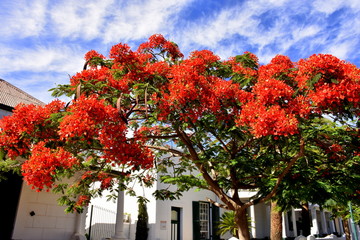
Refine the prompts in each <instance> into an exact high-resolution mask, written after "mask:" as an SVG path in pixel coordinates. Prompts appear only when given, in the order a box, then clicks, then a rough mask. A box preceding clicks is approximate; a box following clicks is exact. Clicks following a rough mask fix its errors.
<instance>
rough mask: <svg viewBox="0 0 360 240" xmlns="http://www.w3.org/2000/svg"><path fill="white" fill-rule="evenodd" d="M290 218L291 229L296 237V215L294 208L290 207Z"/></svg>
mask: <svg viewBox="0 0 360 240" xmlns="http://www.w3.org/2000/svg"><path fill="white" fill-rule="evenodd" d="M291 220H292V224H293V229H294V237H297V227H296V216H295V210H294V208H291Z"/></svg>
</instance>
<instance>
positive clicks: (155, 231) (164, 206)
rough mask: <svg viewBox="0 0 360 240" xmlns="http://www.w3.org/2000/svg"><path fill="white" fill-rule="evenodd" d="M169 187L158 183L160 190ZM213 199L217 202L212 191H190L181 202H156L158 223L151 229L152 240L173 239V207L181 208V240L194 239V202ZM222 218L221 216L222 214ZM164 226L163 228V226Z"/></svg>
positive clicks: (184, 194)
mask: <svg viewBox="0 0 360 240" xmlns="http://www.w3.org/2000/svg"><path fill="white" fill-rule="evenodd" d="M163 187H167V185H163V184H161V183H158V189H161V188H163ZM207 198H211V199H213V200H215V201H217V198H216V196H215V194H214V193H212V192H210V191H196V192H195V190H190V191H188V192H185V193H183V196H182V197H181V199H180V200H174V201H160V200H157V201H156V209H158V211H157V212H156V213H157V215H156V223H155V225H154V226H152V229H151V233H152V235H151V238H150V239H151V240H168V239H171V228H170V227H171V207H178V208H180V209H181V210H180V217H181V236H182V237H181V239H183V240H188V239H192V238H193V226H192V224H193V221H192V219H193V217H192V202H193V201H207ZM220 216H221V214H220ZM161 225H162V226H161Z"/></svg>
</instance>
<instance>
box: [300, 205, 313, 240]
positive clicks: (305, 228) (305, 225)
mask: <svg viewBox="0 0 360 240" xmlns="http://www.w3.org/2000/svg"><path fill="white" fill-rule="evenodd" d="M301 218H302V224H301V229H302V235H303V236H309V235H310V232H311V226H310V212H309V204H308V203H305V204H303V205H301Z"/></svg>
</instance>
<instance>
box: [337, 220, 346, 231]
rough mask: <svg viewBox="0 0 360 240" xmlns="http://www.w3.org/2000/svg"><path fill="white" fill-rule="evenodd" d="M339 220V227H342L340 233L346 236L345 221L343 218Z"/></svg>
mask: <svg viewBox="0 0 360 240" xmlns="http://www.w3.org/2000/svg"><path fill="white" fill-rule="evenodd" d="M338 219H339V226H340V233H341V234H344V233H345V231H344V226H343V222H342V221H343V220H342V218H338Z"/></svg>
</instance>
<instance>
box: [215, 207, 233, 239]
mask: <svg viewBox="0 0 360 240" xmlns="http://www.w3.org/2000/svg"><path fill="white" fill-rule="evenodd" d="M217 227H218V232H217V233H218V234H219V235H224V234H226V233H228V232H230V234H231V235H233V236H234V237H236V236H237V231H238V230H237V229H238V227H237V225H236V223H235V212H234V211H227V212H224V213H223V214H222V216H221V218H220V221H219V224H218V226H217Z"/></svg>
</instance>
